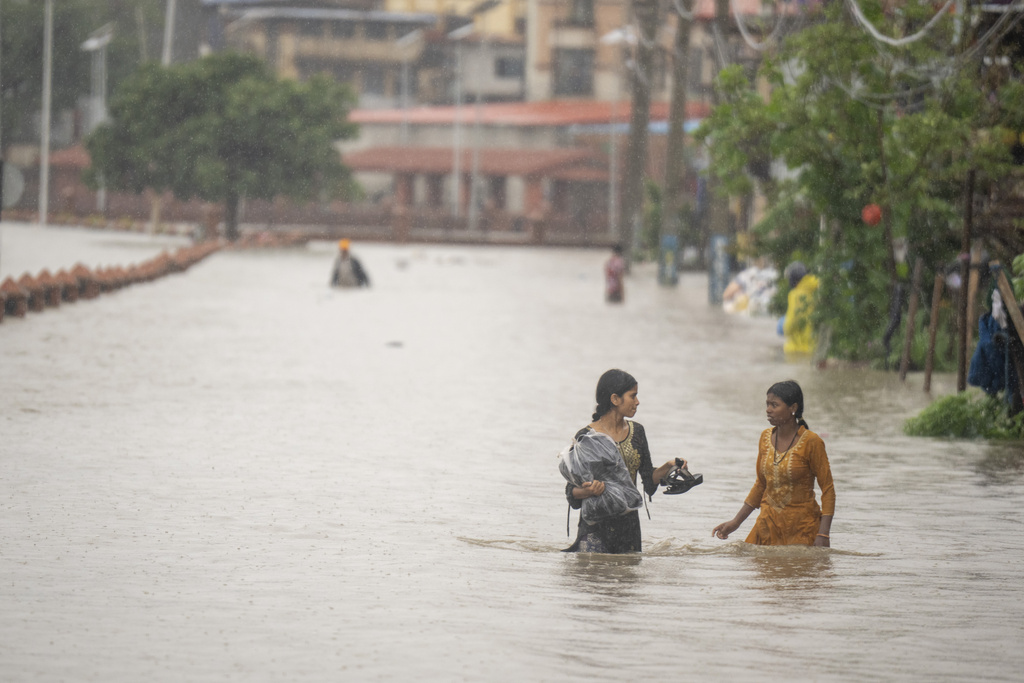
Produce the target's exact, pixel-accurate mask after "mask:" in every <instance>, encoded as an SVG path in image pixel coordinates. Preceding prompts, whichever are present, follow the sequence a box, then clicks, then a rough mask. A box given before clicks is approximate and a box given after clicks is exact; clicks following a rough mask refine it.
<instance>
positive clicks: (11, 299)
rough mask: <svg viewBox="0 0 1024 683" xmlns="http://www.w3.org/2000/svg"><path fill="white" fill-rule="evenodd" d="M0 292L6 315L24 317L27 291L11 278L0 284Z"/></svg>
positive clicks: (26, 311) (26, 307)
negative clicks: (2, 295) (2, 296)
mask: <svg viewBox="0 0 1024 683" xmlns="http://www.w3.org/2000/svg"><path fill="white" fill-rule="evenodd" d="M0 292H3V294H4V311H5V312H6V313H7V314H8V315H13V316H16V317H18V318H24V317H25V314H26V313H28V296H29V294H28V292H27V291H26V290H25V289H23V288H22V287H21V286H20V285H18V283H17V282H15V281H14V280H12V279H11V278H7V279H6V280H4V283H3V284H2V285H0Z"/></svg>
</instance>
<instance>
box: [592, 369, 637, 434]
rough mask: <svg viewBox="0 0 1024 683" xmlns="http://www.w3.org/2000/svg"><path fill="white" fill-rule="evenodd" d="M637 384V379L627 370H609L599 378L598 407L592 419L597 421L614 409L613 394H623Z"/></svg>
mask: <svg viewBox="0 0 1024 683" xmlns="http://www.w3.org/2000/svg"><path fill="white" fill-rule="evenodd" d="M635 386H636V379H634V378H633V375H631V374H629V373H628V372H626V371H625V370H609V371H608V372H606V373H604V374H603V375H601V379H599V380H597V392H596V393H597V408H596V409H595V410H594V417H593V418H591V419H592V421H594V422H597V421H598V420H600V419H601V416H602V415H604V414H605V413H607V412H608V411H609V410H611V409H612V395H613V394H614V395H616V396H622V395H623V394H625V393H626V392H627V391H629V390H630V389H632V388H633V387H635Z"/></svg>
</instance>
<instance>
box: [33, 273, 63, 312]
mask: <svg viewBox="0 0 1024 683" xmlns="http://www.w3.org/2000/svg"><path fill="white" fill-rule="evenodd" d="M36 282H38V283H39V284H40V285H42V287H43V303H45V304H46V305H47V306H60V300H61V290H62V289H63V287H62V286H61V284H60V283H59V282H57V280H56V279H55V278H54V277H53V275H51V274H50V271H49V270H47V269H45V268H44V269H43V270H42V272H40V273H39V275H37V276H36Z"/></svg>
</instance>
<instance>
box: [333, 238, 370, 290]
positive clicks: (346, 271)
mask: <svg viewBox="0 0 1024 683" xmlns="http://www.w3.org/2000/svg"><path fill="white" fill-rule="evenodd" d="M348 248H349V241H348V240H340V241H339V242H338V255H337V256H336V257H335V258H334V267H333V268H332V269H331V286H332V287H369V286H370V278H369V276H368V275H367V274H366V271H365V270H363V264H362V263H360V262H359V259H357V258H356V257H355V256H353V255H352V254H350V253H349V251H348Z"/></svg>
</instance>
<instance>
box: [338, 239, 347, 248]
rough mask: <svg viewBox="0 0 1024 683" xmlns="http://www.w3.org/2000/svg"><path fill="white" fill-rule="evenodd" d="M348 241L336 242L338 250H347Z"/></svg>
mask: <svg viewBox="0 0 1024 683" xmlns="http://www.w3.org/2000/svg"><path fill="white" fill-rule="evenodd" d="M348 245H349V241H348V240H338V249H348Z"/></svg>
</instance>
